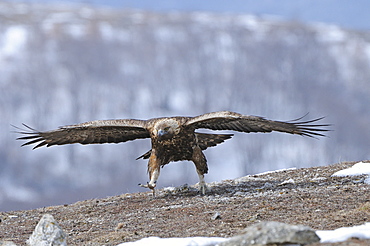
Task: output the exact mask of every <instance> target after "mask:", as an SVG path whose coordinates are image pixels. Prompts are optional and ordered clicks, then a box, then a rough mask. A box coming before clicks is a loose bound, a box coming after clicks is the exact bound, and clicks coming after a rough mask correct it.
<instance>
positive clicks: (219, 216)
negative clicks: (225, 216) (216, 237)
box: [211, 212, 221, 220]
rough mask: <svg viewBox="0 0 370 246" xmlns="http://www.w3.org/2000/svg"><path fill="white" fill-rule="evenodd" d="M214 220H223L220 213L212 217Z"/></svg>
mask: <svg viewBox="0 0 370 246" xmlns="http://www.w3.org/2000/svg"><path fill="white" fill-rule="evenodd" d="M211 219H212V220H217V219H221V214H220V213H219V212H216V213H215V214H214V215H213V216H212V218H211Z"/></svg>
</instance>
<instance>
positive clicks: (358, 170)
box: [332, 162, 370, 184]
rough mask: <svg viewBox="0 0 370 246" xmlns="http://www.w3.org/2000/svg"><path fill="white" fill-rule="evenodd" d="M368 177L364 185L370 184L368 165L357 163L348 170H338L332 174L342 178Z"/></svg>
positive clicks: (369, 166) (369, 165) (369, 168)
mask: <svg viewBox="0 0 370 246" xmlns="http://www.w3.org/2000/svg"><path fill="white" fill-rule="evenodd" d="M363 174H367V175H369V176H368V177H367V179H366V180H365V183H367V184H370V163H365V162H358V163H356V164H355V165H353V166H352V167H350V168H347V169H344V170H340V171H338V172H336V173H334V174H333V175H332V176H338V177H344V176H356V175H363Z"/></svg>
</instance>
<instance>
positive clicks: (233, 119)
mask: <svg viewBox="0 0 370 246" xmlns="http://www.w3.org/2000/svg"><path fill="white" fill-rule="evenodd" d="M321 119H322V118H318V119H314V120H310V121H300V120H301V118H299V119H297V120H294V121H290V122H282V121H273V120H267V119H265V118H262V117H258V116H249V115H241V114H238V113H234V112H229V111H220V112H213V113H207V114H203V115H200V116H196V117H163V118H153V119H149V120H135V119H122V120H97V121H90V122H86V123H82V124H77V125H69V126H63V127H60V128H59V129H56V130H52V131H46V132H40V131H36V130H34V129H32V128H30V127H28V126H27V125H24V126H26V127H27V128H28V129H29V130H30V131H22V132H19V133H21V134H25V135H27V136H24V137H19V138H17V139H20V140H28V142H26V143H24V144H23V145H22V146H24V145H30V144H36V145H35V146H34V149H36V148H39V147H42V146H47V147H49V146H52V145H63V144H72V143H80V144H97V143H99V144H101V143H121V142H126V141H131V140H135V139H140V138H150V139H151V143H152V148H151V150H149V151H148V152H146V153H145V154H143V155H141V156H140V157H138V159H140V158H143V159H149V162H148V172H149V178H150V181H149V182H148V183H147V184H146V185H141V186H143V187H147V188H150V189H152V190H153V194H154V188H155V186H156V182H157V179H158V176H159V173H160V167H163V166H164V165H166V164H168V163H169V162H172V161H181V160H189V161H193V163H194V164H195V166H196V170H197V173H198V176H199V185H200V190H201V192H202V194H204V193H205V191H206V185H205V182H204V174H206V173H207V172H208V166H207V160H206V158H205V156H204V154H203V152H202V150H205V149H207V148H208V147H212V146H216V145H217V144H220V143H223V142H224V141H225V140H227V139H229V138H231V137H232V136H233V135H232V134H206V133H198V132H195V130H196V129H199V128H204V129H211V130H233V131H238V132H245V133H249V132H271V131H279V132H286V133H290V134H298V135H302V136H309V137H316V136H324V134H323V132H325V131H328V130H327V129H323V128H322V127H327V126H329V125H328V124H316V123H315V122H317V121H319V120H321Z"/></svg>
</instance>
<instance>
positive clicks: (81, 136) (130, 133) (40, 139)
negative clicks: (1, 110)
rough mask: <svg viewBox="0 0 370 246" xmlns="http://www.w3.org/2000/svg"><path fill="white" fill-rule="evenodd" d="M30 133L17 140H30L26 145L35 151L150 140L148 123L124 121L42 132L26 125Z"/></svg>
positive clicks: (23, 132)
mask: <svg viewBox="0 0 370 246" xmlns="http://www.w3.org/2000/svg"><path fill="white" fill-rule="evenodd" d="M24 126H25V127H27V128H28V129H29V130H30V131H21V132H18V133H21V134H24V135H26V136H24V137H19V138H17V140H28V142H26V143H24V144H23V145H22V146H24V145H30V144H36V146H35V147H34V149H36V148H39V147H41V146H44V145H45V146H47V147H49V146H52V145H62V144H73V143H80V144H97V143H120V142H126V141H130V140H134V139H139V138H149V137H150V135H149V131H148V130H147V129H146V121H144V120H134V119H123V120H96V121H90V122H86V123H82V124H77V125H69V126H62V127H60V128H59V129H56V130H52V131H45V132H40V131H37V130H35V129H32V128H31V127H29V126H27V125H24Z"/></svg>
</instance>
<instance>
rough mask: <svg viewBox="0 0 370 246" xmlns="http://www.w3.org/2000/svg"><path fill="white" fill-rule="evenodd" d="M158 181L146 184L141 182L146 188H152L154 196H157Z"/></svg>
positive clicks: (141, 185)
mask: <svg viewBox="0 0 370 246" xmlns="http://www.w3.org/2000/svg"><path fill="white" fill-rule="evenodd" d="M156 183H157V182H154V183H153V184H151V183H149V182H147V183H146V184H139V186H140V187H144V188H148V189H151V190H152V192H153V196H155V189H154V188H155V187H156Z"/></svg>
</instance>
